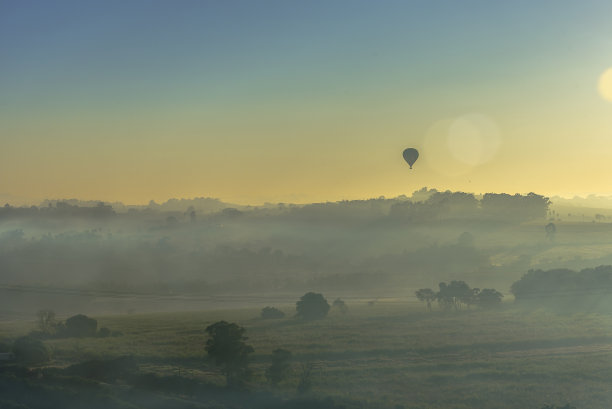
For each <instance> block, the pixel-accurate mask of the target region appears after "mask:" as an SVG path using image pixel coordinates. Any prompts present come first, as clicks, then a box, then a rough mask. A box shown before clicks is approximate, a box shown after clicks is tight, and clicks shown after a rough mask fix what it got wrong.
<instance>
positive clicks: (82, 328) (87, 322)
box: [62, 314, 98, 337]
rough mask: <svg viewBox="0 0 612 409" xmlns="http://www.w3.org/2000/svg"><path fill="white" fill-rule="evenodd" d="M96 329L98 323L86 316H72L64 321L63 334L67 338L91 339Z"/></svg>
mask: <svg viewBox="0 0 612 409" xmlns="http://www.w3.org/2000/svg"><path fill="white" fill-rule="evenodd" d="M97 329H98V321H96V320H95V319H93V318H89V317H88V316H86V315H83V314H78V315H74V316H72V317H70V318H68V319H67V320H66V323H65V328H64V334H62V335H65V336H68V337H93V336H95V335H96V330H97Z"/></svg>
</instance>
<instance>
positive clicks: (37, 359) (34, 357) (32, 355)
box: [13, 336, 49, 364]
mask: <svg viewBox="0 0 612 409" xmlns="http://www.w3.org/2000/svg"><path fill="white" fill-rule="evenodd" d="M13 353H14V354H15V358H17V360H19V361H21V362H24V363H27V364H41V363H44V362H47V361H48V360H49V350H48V349H47V347H45V344H43V342H42V341H41V340H40V339H37V338H34V337H30V336H25V337H21V338H17V339H16V340H15V343H14V344H13Z"/></svg>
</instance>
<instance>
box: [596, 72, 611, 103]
mask: <svg viewBox="0 0 612 409" xmlns="http://www.w3.org/2000/svg"><path fill="white" fill-rule="evenodd" d="M597 89H598V90H599V94H600V95H601V97H602V98H603V99H605V100H608V101H610V102H612V68H608V69H607V70H606V71H604V72H603V73H602V74H601V76H600V77H599V83H598V84H597Z"/></svg>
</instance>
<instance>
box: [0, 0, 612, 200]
mask: <svg viewBox="0 0 612 409" xmlns="http://www.w3.org/2000/svg"><path fill="white" fill-rule="evenodd" d="M611 15H612V2H610V1H608V0H605V1H567V0H558V1H521V0H517V1H512V2H497V1H494V2H492V1H471V0H466V1H456V0H444V1H442V0H440V1H438V0H427V1H426V0H423V1H408V0H406V1H384V0H383V1H376V2H372V1H361V0H352V1H342V0H337V1H318V0H313V1H308V2H302V1H263V0H262V1H256V2H255V1H234V0H218V1H212V0H211V1H204V0H202V1H191V0H180V1H154V0H148V1H142V0H130V1H115V0H106V1H89V0H87V1H83V0H77V1H63V0H55V1H30V0H0V200H4V201H7V202H9V203H14V204H23V203H28V202H34V201H37V200H41V199H45V198H79V199H84V200H104V201H123V202H125V203H130V204H138V203H147V202H148V201H149V200H156V201H164V200H167V199H168V198H172V197H176V198H179V197H186V198H187V197H202V196H204V197H216V198H220V199H222V200H225V201H229V202H236V203H241V204H259V203H263V202H295V203H305V202H319V201H335V200H343V199H362V198H371V197H379V196H386V197H394V196H398V195H401V194H410V193H411V192H413V191H414V190H416V189H419V188H421V187H423V186H428V187H430V188H437V189H441V190H446V189H450V190H463V191H468V192H475V193H485V192H508V193H516V192H518V193H527V192H530V191H534V192H537V193H541V194H546V195H551V196H552V195H561V196H573V195H587V194H592V193H595V194H612V184H611V183H610V178H609V175H610V174H612V160H611V159H612V24H610V16H611ZM408 147H414V148H416V149H418V150H419V152H420V157H419V159H418V161H417V162H416V164H415V165H414V168H413V169H412V170H410V169H409V167H408V166H407V164H406V163H405V162H404V161H403V159H402V151H403V150H404V149H406V148H408Z"/></svg>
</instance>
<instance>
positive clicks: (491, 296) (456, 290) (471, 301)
mask: <svg viewBox="0 0 612 409" xmlns="http://www.w3.org/2000/svg"><path fill="white" fill-rule="evenodd" d="M438 287H439V291H437V292H436V291H434V290H432V289H431V288H421V289H419V290H417V291H416V292H415V295H416V297H417V298H418V299H419V301H421V302H425V303H427V310H428V311H431V309H432V307H431V305H432V303H433V302H434V301H437V302H438V305H439V306H440V308H442V309H443V310H445V311H450V310H455V311H457V310H461V309H463V308H470V307H471V306H477V307H481V308H492V307H495V306H498V305H500V304H501V301H502V298H503V297H504V296H503V294H502V293H500V292H499V291H497V290H495V289H494V288H483V289H482V290H481V289H480V288H470V286H469V285H468V284H467V283H466V282H465V281H457V280H453V281H451V282H450V283H448V284H447V283H445V282H441V283H440V284H439V285H438Z"/></svg>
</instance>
